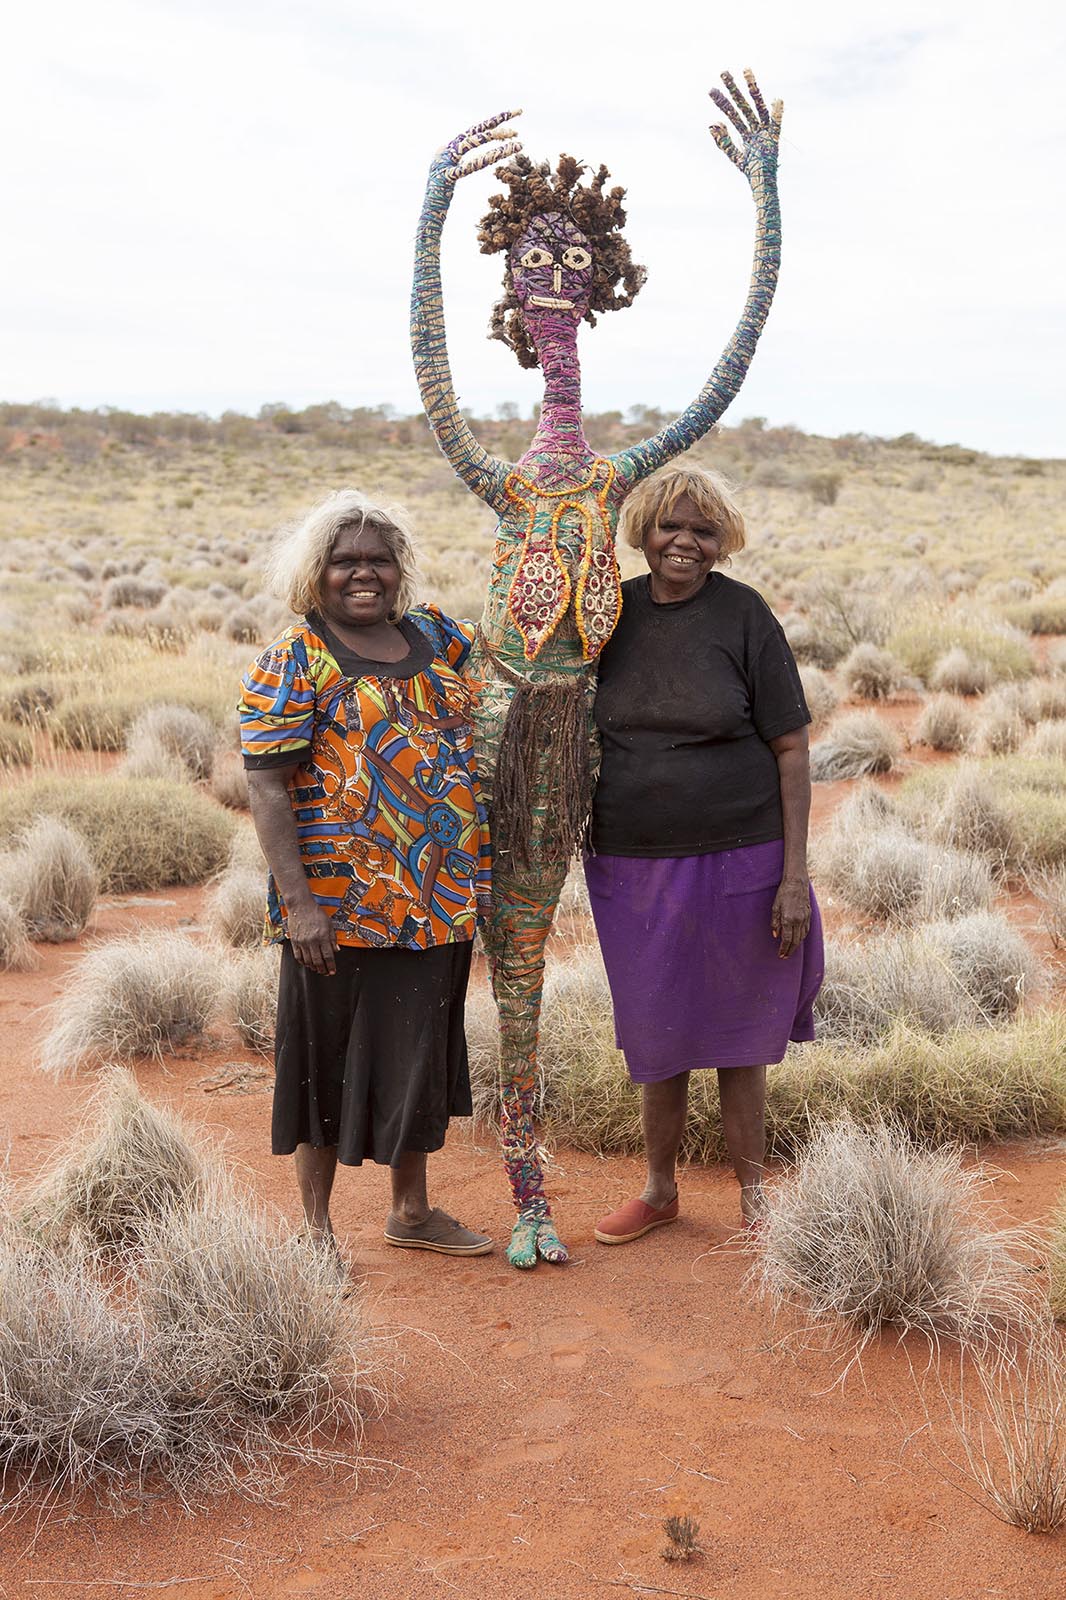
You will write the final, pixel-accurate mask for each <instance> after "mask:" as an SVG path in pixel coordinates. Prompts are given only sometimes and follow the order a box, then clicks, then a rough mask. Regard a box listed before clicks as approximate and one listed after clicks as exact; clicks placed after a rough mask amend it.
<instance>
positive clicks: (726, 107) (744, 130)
mask: <svg viewBox="0 0 1066 1600" xmlns="http://www.w3.org/2000/svg"><path fill="white" fill-rule="evenodd" d="M710 95H711V99H712V100H713V101H714V103H715V105H716V106H717V107H718V109H719V111H724V112H725V114H726V116H727V117H728V118H729V120H730V122H731V123H732V124H733V126H734V128H735V129H736V130H737V132H738V133H739V134H740V137H741V138H742V139H746V138H747V136H748V134H749V132H750V129H749V128H748V125H747V123H746V122H741V120H740V117H739V116H738V115H737V111H736V107H735V106H734V105H733V103H732V101H731V100H730V99H729V98H728V96H726V95H724V94H723V93H722V91H721V89H712V90H711V91H710Z"/></svg>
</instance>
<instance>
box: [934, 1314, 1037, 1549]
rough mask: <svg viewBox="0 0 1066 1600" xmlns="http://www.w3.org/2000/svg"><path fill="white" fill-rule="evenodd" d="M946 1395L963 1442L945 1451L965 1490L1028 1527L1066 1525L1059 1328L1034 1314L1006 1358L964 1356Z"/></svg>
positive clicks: (942, 1384) (1002, 1518)
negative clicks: (956, 1453) (957, 1452)
mask: <svg viewBox="0 0 1066 1600" xmlns="http://www.w3.org/2000/svg"><path fill="white" fill-rule="evenodd" d="M939 1388H940V1393H941V1398H942V1399H943V1401H944V1402H945V1404H946V1406H947V1410H948V1414H949V1416H950V1419H951V1424H952V1426H953V1428H954V1431H955V1434H956V1436H957V1438H958V1441H959V1444H960V1445H961V1448H962V1459H961V1461H960V1460H952V1456H951V1453H950V1452H949V1451H947V1450H944V1451H943V1452H942V1453H943V1454H944V1455H945V1456H946V1457H947V1458H948V1460H949V1461H950V1462H951V1464H952V1465H953V1466H954V1467H955V1469H956V1471H957V1472H958V1473H959V1475H960V1476H961V1477H963V1478H964V1479H965V1480H967V1481H966V1482H964V1483H963V1485H962V1487H963V1491H964V1493H966V1494H967V1495H969V1496H970V1498H971V1499H973V1498H975V1496H974V1493H973V1488H972V1487H971V1485H976V1490H977V1495H976V1498H978V1499H979V1501H980V1502H983V1503H984V1504H985V1505H986V1506H987V1507H988V1509H989V1510H990V1511H991V1512H992V1514H993V1515H994V1516H996V1517H998V1518H999V1520H1000V1521H1001V1522H1006V1523H1008V1524H1009V1525H1010V1526H1011V1527H1015V1528H1024V1529H1025V1531H1026V1533H1055V1532H1056V1531H1057V1530H1058V1529H1060V1528H1061V1527H1062V1526H1063V1525H1064V1524H1066V1349H1064V1347H1063V1343H1062V1338H1061V1335H1060V1334H1059V1333H1058V1332H1057V1331H1056V1330H1055V1329H1054V1328H1053V1327H1050V1326H1048V1324H1047V1323H1046V1322H1043V1321H1039V1320H1037V1321H1035V1322H1034V1323H1033V1325H1032V1326H1031V1327H1030V1328H1029V1329H1028V1330H1027V1331H1026V1335H1025V1337H1024V1338H1023V1339H1021V1340H1019V1341H1015V1342H1014V1343H1013V1345H1012V1348H1011V1349H1010V1350H1009V1352H1008V1354H1007V1357H1006V1359H1004V1357H1003V1355H1002V1354H1001V1353H1000V1352H996V1351H993V1352H991V1353H989V1354H984V1353H981V1352H978V1353H977V1354H976V1356H975V1357H974V1358H973V1359H972V1360H967V1359H966V1357H965V1355H964V1356H963V1357H962V1358H961V1359H960V1361H959V1368H958V1376H957V1380H956V1381H955V1382H954V1383H953V1385H952V1387H951V1388H950V1389H949V1388H948V1386H947V1384H946V1383H945V1382H944V1381H943V1380H941V1381H940V1384H939Z"/></svg>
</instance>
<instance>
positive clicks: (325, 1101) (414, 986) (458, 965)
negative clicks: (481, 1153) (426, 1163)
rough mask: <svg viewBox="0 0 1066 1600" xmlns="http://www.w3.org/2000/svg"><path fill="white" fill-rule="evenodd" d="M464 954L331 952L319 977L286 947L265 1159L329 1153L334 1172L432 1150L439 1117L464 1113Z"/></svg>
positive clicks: (453, 950) (442, 949)
mask: <svg viewBox="0 0 1066 1600" xmlns="http://www.w3.org/2000/svg"><path fill="white" fill-rule="evenodd" d="M472 948H473V946H472V944H471V942H470V941H469V940H465V941H463V942H462V943H460V944H442V945H437V946H435V947H434V948H433V949H430V950H399V949H396V948H395V947H391V946H390V947H388V948H386V949H383V950H362V949H354V948H352V947H351V946H342V947H341V949H340V950H338V951H337V971H336V973H335V975H334V976H333V977H331V978H329V977H325V976H324V975H323V974H322V973H318V972H312V971H311V969H310V968H309V967H304V966H301V965H300V963H299V962H298V961H297V960H296V957H295V956H294V955H293V953H292V946H291V945H290V944H289V943H288V941H286V942H285V944H284V945H283V946H282V955H281V981H280V985H279V989H278V1025H277V1033H276V1036H275V1046H274V1057H275V1064H276V1077H275V1082H274V1121H273V1136H272V1148H273V1152H274V1154H275V1155H289V1154H291V1152H292V1151H294V1150H295V1149H296V1146H297V1145H298V1144H310V1145H314V1146H316V1147H318V1148H320V1149H321V1148H323V1147H325V1146H329V1145H336V1147H337V1159H338V1161H342V1162H343V1163H344V1164H345V1166H349V1167H358V1166H361V1165H362V1163H363V1161H364V1160H368V1161H376V1162H379V1163H380V1164H381V1165H382V1166H396V1165H397V1164H398V1162H399V1159H400V1157H401V1156H402V1155H403V1153H404V1151H406V1150H439V1149H440V1148H441V1146H442V1145H443V1143H444V1137H445V1134H446V1132H447V1129H448V1119H449V1117H468V1116H470V1114H471V1112H472V1110H473V1106H472V1103H471V1099H470V1074H469V1071H468V1068H467V1056H466V1034H465V1033H464V1031H463V1008H464V1005H465V1001H466V985H467V979H468V977H469V974H470V953H471V950H472Z"/></svg>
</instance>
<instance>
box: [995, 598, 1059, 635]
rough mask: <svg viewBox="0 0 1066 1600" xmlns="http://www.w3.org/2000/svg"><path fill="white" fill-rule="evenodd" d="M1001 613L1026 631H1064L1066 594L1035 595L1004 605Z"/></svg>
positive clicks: (1014, 624)
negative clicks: (1017, 602)
mask: <svg viewBox="0 0 1066 1600" xmlns="http://www.w3.org/2000/svg"><path fill="white" fill-rule="evenodd" d="M1002 614H1003V616H1004V617H1005V618H1006V620H1007V621H1008V622H1010V623H1011V624H1013V626H1014V627H1016V628H1024V629H1025V631H1026V633H1066V594H1046V595H1036V596H1035V598H1034V599H1032V600H1024V601H1021V602H1020V603H1019V604H1017V605H1011V606H1004V607H1003V608H1002Z"/></svg>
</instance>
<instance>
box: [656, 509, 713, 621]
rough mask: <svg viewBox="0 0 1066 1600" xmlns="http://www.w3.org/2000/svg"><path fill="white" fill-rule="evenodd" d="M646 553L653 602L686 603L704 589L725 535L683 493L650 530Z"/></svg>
mask: <svg viewBox="0 0 1066 1600" xmlns="http://www.w3.org/2000/svg"><path fill="white" fill-rule="evenodd" d="M643 550H644V559H645V560H646V561H647V563H648V568H649V571H650V573H651V579H650V582H651V595H652V599H653V600H657V601H659V603H660V604H662V603H665V602H668V601H670V600H687V599H688V598H689V596H690V595H693V594H695V593H696V591H697V590H698V589H701V588H702V587H703V585H704V583H705V582H706V581H707V574H708V573H709V572H710V570H711V568H712V567H713V566H714V564H715V562H716V561H717V560H718V559H719V557H720V556H721V553H722V535H721V533H720V532H719V531H718V529H717V528H716V527H715V526H714V524H713V523H712V522H708V520H707V518H706V517H705V516H704V515H703V513H702V512H701V511H700V509H699V507H698V506H697V505H696V503H695V501H694V500H693V499H692V498H691V496H690V495H687V494H682V495H679V496H678V498H677V500H675V502H674V504H673V505H672V506H671V508H670V510H669V511H667V512H664V513H663V514H662V515H661V517H660V518H659V521H658V522H657V523H655V524H653V525H652V527H650V528H649V529H648V531H647V533H646V534H645V535H644V544H643Z"/></svg>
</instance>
